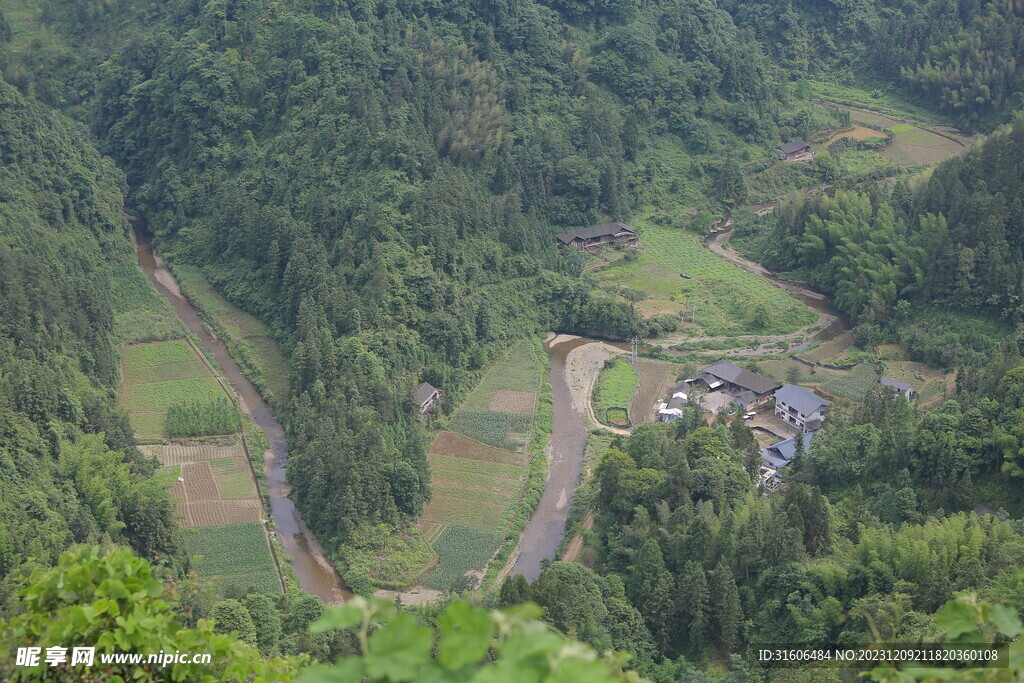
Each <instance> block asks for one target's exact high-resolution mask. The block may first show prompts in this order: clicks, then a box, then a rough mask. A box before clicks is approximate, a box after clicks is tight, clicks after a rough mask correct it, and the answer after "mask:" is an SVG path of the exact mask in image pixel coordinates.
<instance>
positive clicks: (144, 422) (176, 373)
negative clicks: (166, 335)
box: [121, 339, 225, 441]
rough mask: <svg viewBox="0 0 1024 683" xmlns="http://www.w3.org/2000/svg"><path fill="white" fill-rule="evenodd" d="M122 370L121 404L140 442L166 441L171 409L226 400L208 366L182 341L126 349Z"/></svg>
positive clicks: (152, 343)
mask: <svg viewBox="0 0 1024 683" xmlns="http://www.w3.org/2000/svg"><path fill="white" fill-rule="evenodd" d="M121 367H122V373H121V374H122V385H121V404H122V405H124V406H125V408H126V409H127V410H128V412H129V419H130V420H131V423H132V428H133V429H134V430H135V435H136V437H137V438H138V439H139V440H140V441H159V440H160V439H165V438H167V411H168V409H170V407H171V406H172V405H174V404H176V403H181V402H184V401H189V400H199V401H208V402H212V401H215V400H223V399H224V398H225V394H224V390H223V389H222V388H221V385H220V384H219V383H218V382H217V380H216V379H215V378H214V377H213V375H212V374H211V373H210V370H209V368H208V366H207V365H206V364H205V363H204V362H203V361H202V360H200V358H199V357H198V356H197V355H196V352H195V351H194V350H193V348H192V347H191V346H190V345H189V344H188V343H187V342H186V341H184V340H182V339H178V340H174V341H163V342H151V343H147V344H132V345H129V346H125V347H123V349H122V352H121Z"/></svg>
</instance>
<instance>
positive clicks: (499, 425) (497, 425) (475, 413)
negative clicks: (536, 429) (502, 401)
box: [451, 410, 533, 451]
mask: <svg viewBox="0 0 1024 683" xmlns="http://www.w3.org/2000/svg"><path fill="white" fill-rule="evenodd" d="M532 424H533V415H523V414H521V413H499V412H496V411H492V410H460V411H459V412H458V413H457V414H456V415H455V417H454V418H453V419H452V422H451V428H452V429H453V430H455V431H457V432H459V433H461V434H465V435H466V436H468V437H470V438H472V439H476V440H477V441H480V442H482V443H486V444H490V445H491V446H497V447H498V448H504V449H506V450H510V451H514V450H518V449H520V448H522V442H521V441H520V440H518V439H515V438H514V437H510V436H509V435H510V434H528V433H529V431H530V425H532Z"/></svg>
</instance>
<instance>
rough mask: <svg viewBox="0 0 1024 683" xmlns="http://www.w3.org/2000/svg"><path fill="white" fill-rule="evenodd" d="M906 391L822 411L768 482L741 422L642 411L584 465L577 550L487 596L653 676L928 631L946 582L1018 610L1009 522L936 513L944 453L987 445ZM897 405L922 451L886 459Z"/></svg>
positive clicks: (948, 502) (943, 496) (932, 636)
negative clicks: (840, 413) (772, 651)
mask: <svg viewBox="0 0 1024 683" xmlns="http://www.w3.org/2000/svg"><path fill="white" fill-rule="evenodd" d="M1016 374H1018V375H1019V372H1018V373H1016ZM907 405H908V404H907V402H906V401H905V400H903V399H902V398H898V397H893V396H892V395H891V394H889V393H885V394H883V393H879V394H878V395H877V396H875V397H874V402H873V403H869V404H866V405H865V406H864V408H862V409H861V411H860V412H858V413H857V414H856V415H855V416H853V417H852V418H851V419H850V420H849V421H842V422H839V423H837V424H830V425H829V426H828V427H826V428H825V429H824V430H823V431H822V432H821V433H820V434H818V435H816V436H815V440H814V442H813V444H812V447H811V449H810V451H809V453H808V454H807V456H806V460H802V461H798V462H799V463H800V465H801V466H800V469H799V471H798V473H796V474H795V476H790V475H787V481H790V486H789V488H788V489H787V490H786V491H785V493H781V494H778V495H774V496H764V495H761V494H760V493H759V492H758V491H757V490H756V488H755V487H753V486H752V484H751V475H750V474H749V473H748V470H747V469H745V468H744V465H745V464H747V463H748V462H749V461H750V459H751V458H756V457H757V447H756V443H755V441H754V438H753V436H752V434H751V433H750V430H749V428H747V427H746V425H745V424H744V423H743V422H742V421H741V420H736V421H734V422H733V423H732V426H731V427H730V426H726V423H725V421H721V420H720V421H718V422H717V423H716V426H715V427H708V426H707V423H706V422H705V420H704V418H703V417H702V416H701V415H700V414H699V413H698V411H697V409H694V408H688V409H687V410H688V414H687V415H686V416H685V417H684V418H682V419H680V420H677V421H676V422H674V423H673V424H672V425H671V426H668V425H650V424H648V425H642V426H641V427H639V428H638V429H637V430H635V432H634V434H633V435H632V436H631V437H629V438H621V437H620V438H619V440H618V441H617V442H616V443H614V444H613V447H612V448H611V449H609V450H608V451H607V452H605V453H604V454H603V455H602V456H601V458H600V460H599V461H598V463H597V466H596V468H595V482H594V485H593V488H594V491H595V493H594V499H593V504H594V512H595V518H596V521H595V523H594V527H593V529H592V530H591V531H588V532H586V549H585V550H584V553H583V555H582V564H575V563H565V562H556V563H554V564H552V565H551V566H550V567H548V569H546V570H545V571H544V573H543V574H541V576H540V578H539V579H538V580H537V581H535V582H534V583H533V584H532V585H531V584H529V583H527V582H526V581H525V580H524V579H523V577H522V576H517V577H514V578H513V579H512V580H509V581H507V582H506V583H505V584H504V585H503V586H502V590H501V595H500V600H501V604H503V605H511V604H516V603H518V602H520V601H524V600H532V601H535V602H536V603H537V604H539V605H541V606H542V607H544V608H545V614H546V618H547V619H549V620H550V621H551V623H553V624H554V625H555V626H556V627H558V628H559V629H560V630H562V631H563V632H565V633H569V634H572V635H573V636H575V637H578V638H580V639H582V640H583V641H585V642H588V643H590V644H591V645H593V646H594V647H598V648H608V647H610V648H615V649H620V650H623V651H626V652H629V653H631V654H632V655H633V656H634V658H635V664H636V665H637V667H638V670H639V671H640V672H641V673H642V674H644V675H645V676H648V677H650V678H651V679H652V680H659V681H660V680H664V681H670V680H680V678H679V677H680V676H682V675H684V674H685V675H686V676H687V677H686V678H685V680H694V681H701V680H711V679H710V678H708V677H707V676H706V675H705V674H703V673H702V670H704V669H706V667H707V664H708V662H716V661H717V662H729V668H730V669H732V670H733V674H732V675H734V676H736V680H748V678H747V677H748V676H750V675H752V672H751V671H750V670H749V666H750V661H749V659H747V660H746V661H744V658H743V657H737V658H734V659H733V660H731V661H730V659H729V655H730V654H733V653H735V654H739V653H743V652H744V651H745V648H746V646H747V645H755V646H757V645H763V644H771V643H808V644H815V643H837V644H843V645H854V644H865V643H871V642H879V641H881V642H890V641H899V642H908V643H911V642H917V643H928V642H937V641H939V640H941V639H942V636H941V633H942V630H943V628H944V626H945V622H944V620H943V619H936V617H935V615H936V612H937V611H939V610H940V608H942V607H943V605H945V604H946V603H947V601H949V600H952V599H953V598H954V597H955V596H956V595H957V592H958V591H965V590H976V591H978V592H979V593H980V594H981V595H982V596H983V597H985V598H987V599H989V600H992V601H994V602H998V603H1001V604H1003V605H1009V606H1012V607H1013V608H1014V609H1017V610H1019V609H1021V608H1022V607H1024V605H1022V604H1021V601H1020V592H1019V590H1020V581H1021V578H1022V575H1021V572H1020V570H1019V567H1020V563H1021V561H1022V559H1024V558H1022V553H1024V527H1022V525H1021V523H1020V521H1019V520H1008V519H1005V518H1003V517H1000V516H996V515H977V514H974V513H972V512H969V511H968V512H960V513H955V514H944V512H943V510H945V511H947V512H948V511H955V510H957V509H963V505H964V503H965V502H967V503H968V504H970V502H969V501H965V500H963V499H960V498H958V497H959V496H970V488H969V487H970V484H969V481H968V482H964V481H962V480H959V481H958V480H957V479H956V477H957V474H956V473H955V472H954V473H953V474H952V475H950V474H949V471H950V470H951V469H952V470H955V468H956V467H957V466H958V465H959V464H960V463H957V464H953V463H948V462H944V461H943V458H944V457H950V456H952V453H956V455H955V456H952V457H954V458H955V459H957V460H960V459H961V458H962V457H963V456H962V455H961V452H962V450H963V449H964V448H965V446H967V447H969V448H972V449H973V450H972V451H971V452H970V455H969V457H971V458H973V459H975V460H976V462H974V463H968V464H967V467H968V468H972V467H973V468H974V469H975V470H977V469H984V468H989V467H991V463H989V462H985V460H984V456H983V455H982V454H983V453H984V452H985V450H986V446H991V444H987V443H986V442H985V440H984V437H983V435H982V434H979V433H977V431H976V430H974V429H965V427H964V424H963V422H961V421H959V419H958V418H960V415H959V414H958V413H959V410H960V409H959V408H958V407H956V405H955V403H953V402H950V403H947V404H946V405H945V406H943V408H942V409H940V410H939V411H935V412H934V413H928V414H925V415H924V416H921V417H917V416H914V417H910V415H911V414H912V413H913V411H912V409H910V408H908V407H907ZM976 417H977V416H976ZM901 419H902V420H908V419H911V420H915V421H917V420H919V423H918V424H917V425H916V426H915V427H916V429H917V432H916V434H915V436H914V437H913V441H914V448H913V452H912V455H911V457H913V458H915V459H918V458H919V459H922V460H928V462H924V463H921V464H920V466H919V465H918V463H909V462H901V461H899V460H897V459H896V458H894V457H892V456H893V450H895V449H894V445H893V444H892V443H891V441H889V439H891V438H893V437H894V436H895V435H899V434H904V433H908V432H910V433H914V429H915V427H907V426H906V425H897V424H895V423H896V422H897V421H898V420H901ZM937 424H942V425H943V429H945V431H944V432H940V431H939V430H938V429H937V428H936V426H937ZM974 426H975V427H981V430H984V427H983V426H980V425H974ZM897 438H898V437H897ZM953 439H959V441H960V443H951V440H953ZM819 442H820V443H819ZM967 442H970V444H969V446H968V445H967ZM940 443H942V445H941V446H940V445H939V444H940ZM886 449H888V451H887V450H886ZM929 449H931V450H930V451H929ZM951 451H952V453H951ZM989 452H990V454H991V455H993V456H994V459H996V460H998V459H999V456H1000V453H999V451H998V449H996V450H992V449H991V448H989ZM755 461H756V460H755ZM908 469H909V471H914V472H919V473H922V474H920V475H919V478H918V480H917V481H914V479H913V478H912V476H911V475H910V474H908ZM754 472H755V474H756V469H755V470H754ZM926 472H927V473H931V474H930V475H929V474H923V473H926ZM949 476H952V477H953V479H952V480H948V479H947V480H944V478H945V477H949ZM969 478H970V476H969V474H968V475H967V476H966V479H967V480H969ZM901 480H902V482H903V483H904V484H905V486H904V487H903V488H901V489H896V488H895V487H896V486H899V485H900V482H901ZM804 482H806V483H804ZM865 482H879V483H876V484H865ZM881 482H893V484H892V485H890V484H889V483H881ZM965 486H966V487H967V490H966V491H965V490H963V488H964V487H965ZM851 489H855V490H851ZM916 491H924V492H925V493H924V494H923V495H921V498H920V499H918V498H917V497H916V496H917V495H920V494H917V493H915V492H916ZM823 492H827V493H828V497H826V495H825V493H823ZM929 492H930V493H929ZM1017 495H1018V496H1019V492H1018V494H1017ZM830 498H831V502H830ZM809 673H813V675H812V677H811V678H807V679H806V680H836V681H838V680H839V678H834V677H833V676H835V672H829V671H824V670H818V671H813V672H809ZM773 680H774V679H773ZM784 680H785V679H784ZM800 680H804V679H800Z"/></svg>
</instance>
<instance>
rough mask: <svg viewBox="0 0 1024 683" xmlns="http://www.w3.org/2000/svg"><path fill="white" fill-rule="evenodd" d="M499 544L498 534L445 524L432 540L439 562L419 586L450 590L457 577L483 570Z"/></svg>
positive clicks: (460, 525)
mask: <svg viewBox="0 0 1024 683" xmlns="http://www.w3.org/2000/svg"><path fill="white" fill-rule="evenodd" d="M499 543H501V534H500V533H495V532H487V531H481V530H479V529H474V528H472V527H469V526H466V525H465V524H458V523H454V524H449V525H448V526H446V527H445V528H444V529H443V530H442V531H441V533H440V534H439V535H438V537H437V538H436V539H435V540H434V550H436V551H437V554H438V557H439V561H438V565H437V568H436V569H434V570H433V571H431V572H430V573H429V574H427V575H426V576H425V577H423V585H424V586H429V587H430V588H437V589H439V590H450V589H451V588H452V586H454V585H455V582H456V581H458V580H459V579H460V578H461V577H463V576H465V575H466V574H467V573H469V572H471V571H479V570H480V569H481V568H483V567H484V566H485V565H486V564H487V561H488V560H490V559H491V557H492V556H493V555H494V553H495V551H497V549H498V544H499Z"/></svg>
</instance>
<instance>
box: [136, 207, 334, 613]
mask: <svg viewBox="0 0 1024 683" xmlns="http://www.w3.org/2000/svg"><path fill="white" fill-rule="evenodd" d="M132 230H133V233H134V235H135V251H136V253H137V254H138V260H139V267H140V268H141V269H142V272H144V273H145V274H146V277H148V278H149V280H150V282H152V283H153V286H154V287H156V288H157V291H159V292H160V293H161V294H163V295H164V296H165V297H166V298H167V300H168V301H170V302H171V306H173V307H174V310H175V312H176V313H177V314H178V317H179V318H181V321H182V322H183V323H185V326H186V327H188V329H189V330H190V331H191V332H192V333H193V334H195V335H196V336H197V337H198V338H199V341H200V343H201V344H202V346H203V348H204V349H206V351H208V352H209V353H210V354H211V355H212V356H213V357H214V358H216V359H217V363H218V365H220V370H221V372H223V373H224V377H225V378H226V379H227V380H228V381H229V382H230V383H231V386H232V387H234V390H235V393H236V394H237V395H238V398H239V402H240V403H241V406H242V409H243V410H244V411H245V412H246V414H247V415H249V416H250V417H251V418H252V419H253V421H254V422H255V423H256V424H257V425H259V427H260V428H261V429H263V431H264V432H265V433H266V435H267V438H268V439H269V440H270V450H268V451H267V452H266V453H264V455H263V471H264V473H265V474H266V479H265V483H266V485H267V491H268V493H269V494H270V514H271V516H272V517H273V519H274V525H275V530H276V532H277V534H278V538H279V539H280V540H281V543H282V544H283V545H284V549H285V552H286V553H287V554H288V557H289V558H290V559H291V561H292V568H293V569H294V571H295V577H296V578H297V579H298V580H299V584H300V585H301V586H302V589H303V590H304V591H306V592H307V593H312V594H313V595H316V596H318V597H319V598H320V599H321V600H323V601H324V602H325V603H327V604H329V605H337V604H341V603H342V602H344V601H345V600H346V599H348V598H349V597H351V595H352V594H351V593H349V592H348V591H347V590H345V588H344V586H343V585H342V583H341V579H339V578H338V574H337V572H335V571H334V567H333V566H331V563H330V561H328V559H327V555H326V554H325V553H324V550H323V548H322V547H321V546H320V543H319V542H318V541H317V540H316V537H315V536H314V535H313V532H312V531H310V530H309V527H307V526H306V523H305V522H304V521H303V520H302V515H301V514H300V513H299V511H298V510H297V509H296V507H295V503H293V502H292V499H291V498H289V497H288V494H289V493H291V486H290V485H289V484H288V480H287V478H286V476H285V463H287V462H288V443H287V441H285V438H284V429H283V428H282V427H281V425H280V423H278V421H277V420H275V419H274V416H273V415H272V414H271V412H270V406H269V405H267V403H266V401H264V400H263V398H262V397H261V396H260V395H259V392H257V391H256V388H255V387H254V386H253V385H252V383H251V382H250V381H249V380H248V378H246V376H245V375H244V374H243V373H242V370H241V368H239V367H238V364H237V363H236V362H235V359H234V358H232V357H231V354H230V353H228V349H227V347H226V346H225V345H224V342H222V341H221V340H220V339H218V338H216V337H214V336H213V335H211V334H210V332H209V331H208V330H207V328H206V327H205V326H204V325H203V321H202V319H200V317H199V313H198V312H197V311H196V309H195V308H193V307H192V304H190V303H189V301H188V299H186V298H185V297H184V296H183V295H182V294H181V290H180V289H179V288H178V283H177V282H176V281H175V279H174V276H173V275H171V273H170V271H168V270H167V269H166V267H164V265H163V262H162V261H161V260H160V258H159V257H158V256H156V254H155V253H154V251H153V237H152V235H150V234H149V233H147V232H145V231H143V230H142V229H140V228H138V227H134V226H133V228H132Z"/></svg>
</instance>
